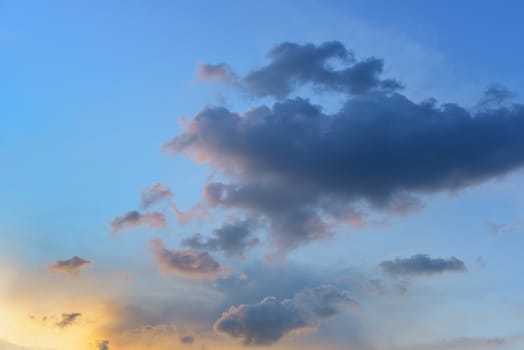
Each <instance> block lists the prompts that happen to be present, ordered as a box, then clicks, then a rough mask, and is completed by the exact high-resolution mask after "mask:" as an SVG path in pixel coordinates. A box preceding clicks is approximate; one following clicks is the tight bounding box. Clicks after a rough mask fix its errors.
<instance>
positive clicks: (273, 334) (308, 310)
mask: <svg viewBox="0 0 524 350" xmlns="http://www.w3.org/2000/svg"><path fill="white" fill-rule="evenodd" d="M355 304H356V302H355V301H354V300H353V299H352V298H351V297H350V295H349V293H348V292H347V291H340V290H338V289H337V288H336V287H334V286H329V285H326V286H321V287H317V288H312V289H305V290H304V291H302V292H299V293H296V294H295V296H294V297H293V298H292V299H284V300H280V301H279V300H277V299H276V298H274V297H267V298H265V299H263V300H262V301H261V302H259V303H256V304H242V305H239V306H232V307H231V308H230V309H229V310H228V311H226V312H224V313H223V314H222V316H220V318H219V319H218V320H217V321H216V322H215V325H214V329H215V332H217V333H219V334H225V335H227V336H229V337H232V338H237V339H241V340H242V342H243V343H244V344H245V345H271V344H273V343H275V342H277V341H278V340H280V339H281V338H282V337H284V336H285V335H287V334H290V333H293V332H298V331H301V330H305V329H312V328H315V327H317V325H318V323H319V322H320V321H321V320H323V319H326V318H329V317H332V316H335V315H336V314H338V313H340V312H341V310H342V307H343V306H344V305H355Z"/></svg>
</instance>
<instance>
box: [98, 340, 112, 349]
mask: <svg viewBox="0 0 524 350" xmlns="http://www.w3.org/2000/svg"><path fill="white" fill-rule="evenodd" d="M96 346H97V347H98V350H109V340H99V341H97V342H96Z"/></svg>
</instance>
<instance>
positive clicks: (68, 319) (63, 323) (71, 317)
mask: <svg viewBox="0 0 524 350" xmlns="http://www.w3.org/2000/svg"><path fill="white" fill-rule="evenodd" d="M80 316H82V314H81V313H79V312H73V313H70V314H67V313H63V314H62V319H61V320H60V321H59V322H57V323H56V325H57V326H58V327H60V328H65V327H67V326H70V325H72V324H73V323H75V321H76V320H77V319H78V318H79V317H80Z"/></svg>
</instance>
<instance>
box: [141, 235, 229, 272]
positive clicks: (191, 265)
mask: <svg viewBox="0 0 524 350" xmlns="http://www.w3.org/2000/svg"><path fill="white" fill-rule="evenodd" d="M151 247H152V249H153V252H154V254H155V256H156V259H157V262H158V264H159V265H160V267H162V268H163V269H164V270H166V271H168V272H175V273H177V274H179V275H182V276H186V277H193V278H215V277H217V276H220V275H224V274H226V273H227V270H226V269H224V268H222V267H221V266H220V264H219V263H218V262H217V261H216V260H215V259H213V257H212V256H211V255H209V253H207V252H195V251H193V250H168V249H166V248H165V246H164V243H163V242H162V241H161V240H159V239H155V240H152V241H151Z"/></svg>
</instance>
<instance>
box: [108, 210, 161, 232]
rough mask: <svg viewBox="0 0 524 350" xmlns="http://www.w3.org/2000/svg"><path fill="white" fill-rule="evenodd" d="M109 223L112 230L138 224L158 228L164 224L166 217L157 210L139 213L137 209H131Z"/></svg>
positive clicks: (120, 229)
mask: <svg viewBox="0 0 524 350" xmlns="http://www.w3.org/2000/svg"><path fill="white" fill-rule="evenodd" d="M109 224H110V225H111V229H112V231H113V232H119V231H122V230H125V229H127V228H131V227H139V226H147V227H152V228H159V227H164V226H166V217H165V215H164V214H162V213H158V212H150V213H140V212H139V211H136V210H131V211H128V212H126V213H125V214H124V215H122V216H117V217H116V218H114V219H113V220H112V221H111V222H110V223H109Z"/></svg>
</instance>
